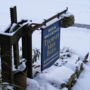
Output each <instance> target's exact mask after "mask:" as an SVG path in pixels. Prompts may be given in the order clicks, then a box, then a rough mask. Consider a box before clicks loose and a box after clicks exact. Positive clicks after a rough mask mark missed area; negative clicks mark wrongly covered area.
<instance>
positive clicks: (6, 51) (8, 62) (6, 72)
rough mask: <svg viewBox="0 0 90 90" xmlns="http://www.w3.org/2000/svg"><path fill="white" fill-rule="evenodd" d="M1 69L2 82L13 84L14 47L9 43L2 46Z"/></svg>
mask: <svg viewBox="0 0 90 90" xmlns="http://www.w3.org/2000/svg"><path fill="white" fill-rule="evenodd" d="M1 67H2V72H1V74H2V81H3V82H9V83H12V82H13V75H12V46H11V45H10V43H9V42H7V43H4V44H1Z"/></svg>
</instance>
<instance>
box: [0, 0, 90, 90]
mask: <svg viewBox="0 0 90 90" xmlns="http://www.w3.org/2000/svg"><path fill="white" fill-rule="evenodd" d="M89 2H90V0H83V1H82V0H25V1H24V0H6V1H5V0H2V1H1V3H0V31H3V30H5V28H7V26H8V25H9V24H10V15H9V8H10V7H12V6H14V5H16V6H17V11H18V13H17V14H18V21H20V20H21V19H29V20H32V21H33V22H37V23H41V22H42V21H43V20H44V19H47V18H49V17H51V16H52V15H54V14H56V13H58V12H60V11H62V10H64V9H66V7H68V8H69V12H71V13H72V14H74V16H75V22H76V23H84V24H90V4H89ZM36 38H37V40H36ZM36 43H37V44H36ZM60 47H61V49H62V48H63V47H69V48H70V49H72V50H73V51H74V52H75V55H76V56H75V57H73V58H72V60H74V59H76V57H77V56H80V57H83V56H85V54H86V53H88V52H89V53H90V30H89V29H85V28H84V29H83V28H77V27H69V28H62V29H61V42H60ZM33 48H38V49H40V48H41V32H40V31H35V32H34V34H33ZM89 59H90V57H89ZM59 63H60V62H59ZM68 65H71V63H69V64H68ZM68 65H66V66H63V67H62V69H63V70H61V68H60V67H55V66H52V67H51V68H50V69H48V70H46V71H45V72H47V73H45V72H43V73H41V74H40V75H37V77H35V78H34V79H27V83H28V87H27V90H60V89H59V87H58V86H59V85H58V84H59V83H61V81H63V80H66V79H67V78H68V77H69V76H70V74H72V73H73V70H72V69H71V67H73V66H74V65H73V64H72V66H71V67H69V66H68ZM65 71H66V72H69V73H68V74H66V72H65ZM89 72H90V63H89V64H87V65H85V70H84V72H83V73H82V74H81V75H80V78H79V79H78V81H77V83H76V85H75V86H74V87H73V90H90V86H89V82H90V77H89V76H90V73H89ZM64 75H65V79H64V78H63V77H62V76H64ZM55 76H56V77H55ZM53 82H54V83H53ZM63 82H65V81H63ZM54 85H55V86H54ZM63 90H67V88H64V89H63Z"/></svg>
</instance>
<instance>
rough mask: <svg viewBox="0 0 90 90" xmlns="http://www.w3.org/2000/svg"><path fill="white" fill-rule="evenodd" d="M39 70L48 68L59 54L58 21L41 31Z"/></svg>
mask: <svg viewBox="0 0 90 90" xmlns="http://www.w3.org/2000/svg"><path fill="white" fill-rule="evenodd" d="M41 48H42V50H41V53H42V55H41V70H43V69H45V68H48V67H50V66H51V65H52V64H53V63H54V62H55V61H56V60H57V59H58V58H59V52H60V21H59V20H58V21H56V22H54V23H53V24H51V25H50V26H47V27H46V28H44V29H43V30H42V47H41Z"/></svg>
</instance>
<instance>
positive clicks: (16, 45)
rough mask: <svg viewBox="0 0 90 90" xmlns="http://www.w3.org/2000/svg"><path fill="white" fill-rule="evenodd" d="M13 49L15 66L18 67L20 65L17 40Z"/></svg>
mask: <svg viewBox="0 0 90 90" xmlns="http://www.w3.org/2000/svg"><path fill="white" fill-rule="evenodd" d="M13 51H14V64H15V68H16V69H17V68H18V65H19V63H20V62H19V46H18V42H16V43H15V44H14V45H13Z"/></svg>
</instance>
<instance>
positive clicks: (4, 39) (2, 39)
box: [0, 34, 11, 44]
mask: <svg viewBox="0 0 90 90" xmlns="http://www.w3.org/2000/svg"><path fill="white" fill-rule="evenodd" d="M10 40H11V36H9V35H4V34H0V44H6V42H10Z"/></svg>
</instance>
